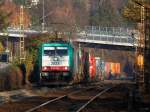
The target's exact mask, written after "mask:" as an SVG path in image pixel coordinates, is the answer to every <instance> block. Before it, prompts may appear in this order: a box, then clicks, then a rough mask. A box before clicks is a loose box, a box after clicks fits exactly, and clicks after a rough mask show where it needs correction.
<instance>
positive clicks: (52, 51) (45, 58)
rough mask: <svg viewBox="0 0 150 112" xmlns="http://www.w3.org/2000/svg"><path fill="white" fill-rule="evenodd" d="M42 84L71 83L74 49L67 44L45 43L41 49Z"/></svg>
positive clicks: (39, 59)
mask: <svg viewBox="0 0 150 112" xmlns="http://www.w3.org/2000/svg"><path fill="white" fill-rule="evenodd" d="M38 61H39V68H40V83H53V82H57V83H61V82H62V83H63V82H70V81H71V80H72V78H73V72H74V71H73V68H74V49H73V47H72V46H71V44H69V43H67V42H50V43H43V44H42V45H41V46H40V49H39V58H38Z"/></svg>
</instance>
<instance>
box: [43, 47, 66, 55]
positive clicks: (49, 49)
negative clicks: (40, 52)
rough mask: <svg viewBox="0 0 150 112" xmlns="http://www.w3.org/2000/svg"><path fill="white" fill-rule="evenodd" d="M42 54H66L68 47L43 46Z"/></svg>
mask: <svg viewBox="0 0 150 112" xmlns="http://www.w3.org/2000/svg"><path fill="white" fill-rule="evenodd" d="M44 55H45V56H67V55H68V49H67V47H45V48H44Z"/></svg>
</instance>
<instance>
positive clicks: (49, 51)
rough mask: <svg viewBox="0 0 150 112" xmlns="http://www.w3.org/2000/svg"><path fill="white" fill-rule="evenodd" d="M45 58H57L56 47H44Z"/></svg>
mask: <svg viewBox="0 0 150 112" xmlns="http://www.w3.org/2000/svg"><path fill="white" fill-rule="evenodd" d="M44 56H55V47H44Z"/></svg>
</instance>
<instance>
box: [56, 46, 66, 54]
mask: <svg viewBox="0 0 150 112" xmlns="http://www.w3.org/2000/svg"><path fill="white" fill-rule="evenodd" d="M56 54H57V55H59V56H67V55H68V49H67V47H56Z"/></svg>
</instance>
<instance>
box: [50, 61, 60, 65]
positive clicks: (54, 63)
mask: <svg viewBox="0 0 150 112" xmlns="http://www.w3.org/2000/svg"><path fill="white" fill-rule="evenodd" d="M51 65H60V62H59V61H53V62H51Z"/></svg>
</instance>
